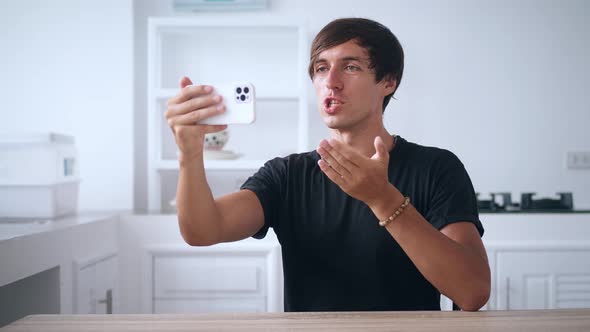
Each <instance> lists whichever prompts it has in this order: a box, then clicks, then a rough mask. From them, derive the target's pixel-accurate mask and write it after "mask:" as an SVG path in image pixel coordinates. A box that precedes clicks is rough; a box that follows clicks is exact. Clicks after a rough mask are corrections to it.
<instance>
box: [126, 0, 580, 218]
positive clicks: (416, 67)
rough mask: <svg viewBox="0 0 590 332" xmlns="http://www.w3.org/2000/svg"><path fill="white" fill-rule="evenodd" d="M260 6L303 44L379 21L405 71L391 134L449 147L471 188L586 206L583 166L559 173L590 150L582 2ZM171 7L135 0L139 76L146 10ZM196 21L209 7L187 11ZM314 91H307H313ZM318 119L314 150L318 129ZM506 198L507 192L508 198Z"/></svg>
mask: <svg viewBox="0 0 590 332" xmlns="http://www.w3.org/2000/svg"><path fill="white" fill-rule="evenodd" d="M271 3H272V8H271V9H270V10H269V11H268V12H267V13H262V14H260V13H258V14H252V13H227V14H222V15H232V16H234V17H236V19H237V20H239V19H244V20H248V19H251V18H252V17H253V16H255V15H269V16H273V15H278V16H296V17H303V18H305V19H306V20H307V22H308V26H309V30H310V32H309V39H310V40H311V39H312V38H313V36H314V35H315V34H316V33H317V32H318V31H319V30H320V29H321V28H322V27H323V26H324V25H325V24H327V23H328V22H329V21H331V20H332V19H334V18H338V17H345V16H346V17H347V16H357V17H367V18H372V19H375V20H378V21H380V22H381V23H383V24H385V25H387V26H388V27H389V28H390V29H391V30H392V31H393V32H394V33H395V34H396V35H397V37H398V38H399V39H400V41H401V43H402V45H403V46H404V49H405V54H406V66H405V73H404V78H403V80H402V83H401V86H400V89H399V91H398V94H397V99H398V101H393V102H392V103H391V104H390V106H389V107H388V109H387V110H386V119H385V122H386V126H387V128H388V129H390V131H391V132H393V133H397V134H400V135H402V136H404V137H405V138H406V139H409V140H411V141H414V142H418V143H421V144H425V145H434V146H439V147H443V148H447V149H449V150H451V151H453V152H455V153H456V154H457V155H458V156H459V157H460V158H461V160H462V161H463V162H464V164H465V166H466V167H467V170H468V172H469V173H470V175H471V178H472V180H473V183H474V186H475V189H476V191H480V192H482V193H484V194H487V193H489V192H496V191H510V192H512V193H513V195H516V197H515V199H516V200H519V199H520V193H522V192H525V191H534V192H537V193H538V194H539V196H547V197H550V196H552V195H554V193H555V192H557V191H572V192H573V193H574V204H575V205H576V208H590V171H588V170H567V169H566V168H565V153H566V151H568V150H570V149H586V150H590V130H588V128H586V127H587V126H588V124H589V123H590V97H589V96H590V94H588V91H590V84H589V83H588V82H589V80H588V77H590V62H588V59H590V20H588V19H587V18H588V17H590V2H588V1H583V0H578V1H573V0H568V1H559V2H557V1H552V0H541V1H537V0H526V1H525V0H521V1H510V0H499V1H471V0H455V1H437V0H422V1H381V0H363V1H358V0H357V1H351V0H338V1H337V0H328V1H312V0H307V1H278V0H275V1H271ZM172 15H183V16H184V15H187V14H181V13H175V12H174V11H173V10H172V1H170V0H168V1H155V0H149V1H136V2H135V40H136V44H135V45H136V54H137V56H136V62H135V65H136V76H135V79H136V81H137V82H145V80H146V58H145V50H146V40H145V39H146V26H147V19H146V18H147V16H172ZM189 15H193V16H195V17H199V16H204V15H220V14H217V13H213V14H212V13H199V14H189ZM311 95H313V93H312V94H311ZM135 98H136V108H135V123H136V125H137V127H136V132H135V138H136V141H137V142H136V152H135V153H136V155H135V156H136V164H135V169H136V186H135V194H136V196H135V206H136V208H138V209H140V210H142V209H145V207H146V205H147V203H146V195H145V191H146V184H145V182H146V181H145V179H146V178H145V172H146V169H145V163H146V146H145V142H146V138H145V128H146V118H145V111H144V110H145V108H146V105H145V99H146V87H145V84H140V85H137V86H136V90H135ZM310 112H311V114H312V118H315V119H317V121H315V122H314V123H315V124H316V125H315V126H313V127H312V128H311V133H312V137H311V139H310V142H311V144H312V146H310V149H311V148H314V147H315V144H316V143H317V142H318V141H319V140H320V139H321V138H322V136H324V135H325V129H324V128H323V124H322V123H321V121H320V120H319V117H317V114H316V111H315V109H312V110H310ZM513 197H514V196H513Z"/></svg>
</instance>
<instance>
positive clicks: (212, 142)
mask: <svg viewBox="0 0 590 332" xmlns="http://www.w3.org/2000/svg"><path fill="white" fill-rule="evenodd" d="M228 140H229V131H228V130H227V129H224V130H222V131H218V132H215V133H209V134H206V135H205V142H204V151H203V154H204V156H205V159H237V158H239V157H240V154H237V153H234V152H233V151H228V150H223V147H224V146H225V144H226V143H227V141H228Z"/></svg>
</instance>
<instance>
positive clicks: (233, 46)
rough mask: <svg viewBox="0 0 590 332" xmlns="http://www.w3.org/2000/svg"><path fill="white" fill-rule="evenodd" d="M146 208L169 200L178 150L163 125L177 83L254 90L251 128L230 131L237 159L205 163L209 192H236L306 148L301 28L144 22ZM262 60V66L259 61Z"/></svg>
mask: <svg viewBox="0 0 590 332" xmlns="http://www.w3.org/2000/svg"><path fill="white" fill-rule="evenodd" d="M148 21H149V23H148V64H147V65H148V66H147V67H148V79H147V87H148V89H147V90H148V91H147V92H148V95H147V105H148V109H147V111H148V114H149V116H148V134H147V138H148V147H149V151H148V192H149V197H148V199H149V201H148V209H149V211H150V212H155V213H158V212H162V211H163V210H166V209H167V208H168V205H167V204H168V201H169V200H170V199H171V198H172V197H173V196H174V195H175V192H176V185H177V182H178V169H179V164H178V161H177V160H176V159H177V155H176V151H177V147H176V142H175V140H174V136H173V135H172V134H171V131H170V129H169V128H168V124H167V122H166V121H165V118H164V113H165V111H166V102H167V100H168V99H170V98H172V97H174V96H176V95H177V94H178V93H179V90H180V87H179V80H180V78H181V77H182V76H188V77H190V78H191V79H192V80H194V83H195V84H208V85H211V86H214V87H215V86H216V85H217V84H220V83H232V82H250V83H252V84H254V86H255V87H256V99H257V103H256V121H255V122H254V123H252V124H250V125H247V126H245V125H230V126H229V127H228V131H229V137H230V138H229V141H228V142H227V144H226V145H225V146H224V149H225V150H226V151H235V153H237V154H239V155H240V156H241V157H240V158H238V159H232V160H211V159H209V160H205V169H206V170H207V178H208V179H209V180H210V182H209V183H210V184H211V185H210V187H211V191H212V193H213V194H214V196H216V195H221V194H224V193H228V192H232V191H235V190H236V189H237V188H239V186H240V185H241V184H242V183H243V182H244V181H245V180H246V178H247V177H248V176H250V175H251V174H252V173H254V172H255V171H257V170H258V169H259V168H260V167H262V166H263V165H264V163H265V162H266V161H267V160H269V159H272V158H274V157H276V156H287V155H289V154H292V153H297V152H302V151H306V150H307V149H308V128H309V120H308V117H309V111H308V107H309V103H308V102H309V100H308V95H307V94H308V90H309V89H308V84H309V78H308V77H307V62H308V59H307V58H308V55H309V43H308V41H307V31H306V28H305V22H303V21H300V20H290V19H288V18H276V17H273V18H269V17H264V15H262V16H260V17H258V18H256V19H251V18H249V19H247V20H236V19H235V18H233V17H231V18H227V19H223V18H218V17H215V18H213V17H212V18H205V17H199V18H195V17H186V18H180V17H174V18H171V17H166V18H153V17H150V18H149V19H148ZM261 57H264V61H261Z"/></svg>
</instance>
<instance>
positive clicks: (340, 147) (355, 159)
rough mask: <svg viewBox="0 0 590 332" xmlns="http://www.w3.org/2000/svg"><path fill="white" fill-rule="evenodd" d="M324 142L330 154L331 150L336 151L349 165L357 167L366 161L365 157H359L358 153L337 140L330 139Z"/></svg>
mask: <svg viewBox="0 0 590 332" xmlns="http://www.w3.org/2000/svg"><path fill="white" fill-rule="evenodd" d="M324 141H325V140H324ZM325 142H326V143H328V147H329V148H330V153H332V151H333V150H335V151H337V152H338V153H339V154H341V155H342V156H343V157H344V158H346V159H347V160H349V161H350V163H352V164H354V165H355V166H357V167H358V166H360V165H362V164H363V162H364V161H365V159H366V158H365V156H363V155H361V154H360V153H358V152H356V151H355V150H353V149H352V148H351V147H350V146H348V145H346V144H344V143H342V142H340V141H338V140H335V139H333V138H330V139H329V140H327V141H325Z"/></svg>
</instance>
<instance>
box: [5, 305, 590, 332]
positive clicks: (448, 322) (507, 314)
mask: <svg viewBox="0 0 590 332" xmlns="http://www.w3.org/2000/svg"><path fill="white" fill-rule="evenodd" d="M229 330H231V331H294V330H311V331H313V330H322V331H363V332H366V331H436V332H440V331H456V332H462V331H470V332H477V331H503V332H506V331H508V332H510V331H534V332H544V331H558V332H567V331H590V309H566V310H526V311H481V312H462V311H455V312H440V311H436V312H424V311H409V312H398V311H396V312H337V313H332V312H330V313H321V312H315V313H252V314H248V313H240V314H194V315H31V316H27V317H25V318H23V319H20V320H18V321H16V322H14V323H12V324H10V325H8V326H6V327H4V328H3V329H2V331H33V332H34V331H48V332H51V331H60V332H67V331H80V332H86V331H229Z"/></svg>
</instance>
